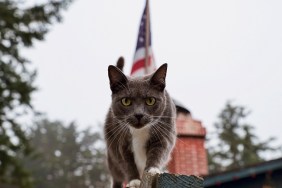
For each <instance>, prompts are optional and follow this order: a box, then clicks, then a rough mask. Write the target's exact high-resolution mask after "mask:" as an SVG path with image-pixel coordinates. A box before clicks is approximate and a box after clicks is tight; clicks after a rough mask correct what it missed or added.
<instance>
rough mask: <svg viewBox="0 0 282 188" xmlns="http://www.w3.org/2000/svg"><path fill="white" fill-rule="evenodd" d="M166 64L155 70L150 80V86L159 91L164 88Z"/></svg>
mask: <svg viewBox="0 0 282 188" xmlns="http://www.w3.org/2000/svg"><path fill="white" fill-rule="evenodd" d="M166 71H167V64H166V63H165V64H163V65H162V66H160V67H159V68H158V70H156V72H155V73H154V74H153V76H152V77H151V80H150V84H151V86H153V87H154V88H155V89H157V90H159V91H163V90H164V88H165V78H166Z"/></svg>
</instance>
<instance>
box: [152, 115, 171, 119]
mask: <svg viewBox="0 0 282 188" xmlns="http://www.w3.org/2000/svg"><path fill="white" fill-rule="evenodd" d="M151 117H154V118H170V119H176V117H172V116H151Z"/></svg>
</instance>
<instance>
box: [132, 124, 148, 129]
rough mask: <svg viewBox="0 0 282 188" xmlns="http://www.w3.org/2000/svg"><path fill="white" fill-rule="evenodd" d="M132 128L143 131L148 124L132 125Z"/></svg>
mask: <svg viewBox="0 0 282 188" xmlns="http://www.w3.org/2000/svg"><path fill="white" fill-rule="evenodd" d="M131 126H132V127H134V128H135V129H141V128H143V127H145V126H146V124H141V123H137V124H131Z"/></svg>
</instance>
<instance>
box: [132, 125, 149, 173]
mask: <svg viewBox="0 0 282 188" xmlns="http://www.w3.org/2000/svg"><path fill="white" fill-rule="evenodd" d="M130 132H131V134H132V151H133V154H134V160H135V164H136V166H137V169H138V171H139V174H140V176H142V174H143V171H144V168H145V165H146V161H147V155H146V143H147V141H148V139H149V126H148V125H147V126H146V127H143V128H142V129H134V128H131V129H130Z"/></svg>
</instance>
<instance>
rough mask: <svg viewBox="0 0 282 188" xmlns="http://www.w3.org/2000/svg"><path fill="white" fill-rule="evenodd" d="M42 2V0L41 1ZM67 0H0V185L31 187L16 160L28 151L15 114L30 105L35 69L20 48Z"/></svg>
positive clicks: (39, 36)
mask: <svg viewBox="0 0 282 188" xmlns="http://www.w3.org/2000/svg"><path fill="white" fill-rule="evenodd" d="M41 2H42V1H41ZM70 2H71V0H58V1H51V0H50V1H47V2H45V3H42V4H38V5H34V6H32V7H28V6H27V5H26V4H25V3H24V1H14V0H3V1H0V186H1V187H3V186H4V185H3V184H14V185H17V186H19V187H23V188H25V187H31V185H32V179H31V177H30V176H29V173H28V171H27V170H26V169H24V168H23V166H22V164H21V163H20V159H21V158H22V157H24V156H26V155H28V154H30V152H31V148H30V146H29V143H28V139H27V138H26V135H25V132H24V130H23V128H22V125H21V124H20V123H19V121H18V118H19V117H20V116H22V115H23V114H24V112H25V111H26V110H28V109H32V104H31V94H32V93H33V92H34V91H35V90H36V87H35V86H34V79H35V75H36V72H35V71H31V70H30V67H28V65H29V61H28V59H26V58H25V57H23V56H22V55H21V49H23V48H28V47H31V46H33V43H34V41H36V40H43V39H44V37H45V35H46V34H47V32H48V30H49V28H50V26H51V25H52V24H53V23H55V22H58V21H61V19H62V16H61V10H62V9H64V8H66V7H67V6H68V4H69V3H70Z"/></svg>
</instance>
